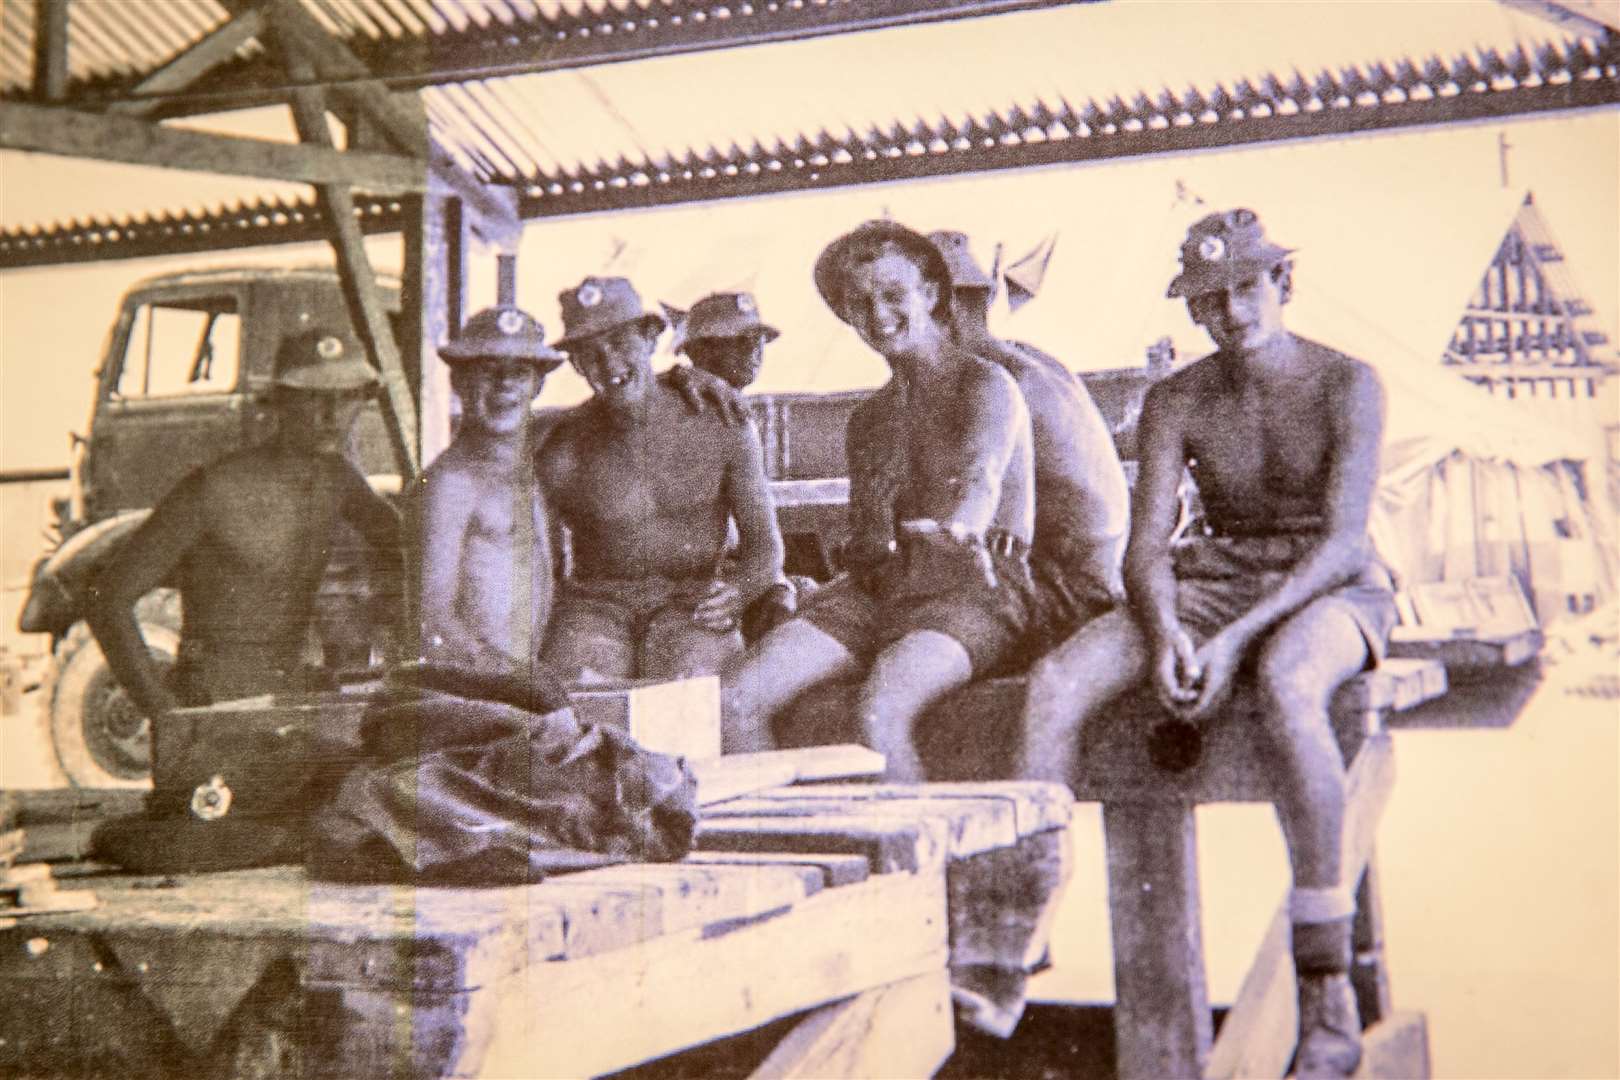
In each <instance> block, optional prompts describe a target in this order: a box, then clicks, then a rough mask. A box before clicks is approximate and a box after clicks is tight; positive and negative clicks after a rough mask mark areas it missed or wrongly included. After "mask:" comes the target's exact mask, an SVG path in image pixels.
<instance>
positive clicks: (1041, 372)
mask: <svg viewBox="0 0 1620 1080" xmlns="http://www.w3.org/2000/svg"><path fill="white" fill-rule="evenodd" d="M928 238H929V239H930V240H932V241H933V242H934V246H935V247H937V248H939V251H940V254H941V255H943V256H945V263H946V265H947V266H949V267H950V271H951V315H952V317H953V320H954V322H953V326H954V328H955V332H956V340H957V342H958V343H960V344H961V345H963V346H964V347H965V348H967V350H968V351H969V352H972V353H973V354H974V355H975V356H978V357H979V358H980V359H982V360H988V361H990V362H991V363H995V364H999V365H1000V366H1001V367H1002V368H1003V369H1004V370H1005V371H1006V372H1007V373H1008V374H1009V375H1011V376H1012V377H1013V381H1015V382H1016V383H1017V384H1018V389H1019V390H1020V391H1021V392H1022V393H1023V395H1024V403H1025V404H1026V405H1027V406H1028V407H1029V419H1030V424H1031V426H1032V427H1033V429H1034V434H1035V541H1034V551H1033V553H1032V554H1031V556H1030V569H1031V570H1032V571H1033V573H1034V575H1035V583H1036V590H1037V593H1036V594H1037V597H1038V600H1039V604H1038V609H1037V615H1036V624H1035V626H1034V628H1033V631H1032V634H1031V639H1030V641H1029V642H1028V643H1026V645H1025V646H1024V650H1023V651H1024V655H1025V656H1026V657H1028V658H1029V659H1031V660H1033V659H1034V658H1035V657H1037V656H1039V655H1040V654H1041V653H1044V652H1045V651H1046V650H1048V649H1050V648H1053V647H1055V646H1056V645H1058V644H1059V643H1061V642H1062V641H1064V640H1065V639H1067V638H1068V636H1069V635H1070V634H1072V633H1074V631H1075V630H1077V629H1079V627H1080V626H1081V625H1083V624H1084V623H1086V622H1088V621H1090V620H1091V619H1094V618H1096V617H1097V616H1098V615H1101V614H1103V613H1104V612H1106V611H1109V610H1112V609H1113V608H1114V607H1115V606H1116V605H1117V604H1119V603H1120V602H1121V601H1122V600H1123V599H1124V592H1125V590H1124V583H1123V581H1122V579H1121V573H1120V561H1121V558H1122V557H1123V556H1124V554H1125V535H1126V528H1127V525H1128V523H1129V520H1130V487H1129V485H1128V484H1127V483H1126V480H1125V468H1124V466H1123V465H1121V464H1120V461H1119V454H1118V452H1117V451H1116V450H1115V448H1114V438H1113V436H1112V435H1111V434H1110V433H1109V430H1108V424H1107V422H1106V421H1105V420H1103V417H1102V413H1101V412H1099V411H1098V410H1097V406H1096V404H1095V403H1094V402H1093V401H1092V400H1091V395H1090V394H1089V393H1087V392H1086V388H1085V385H1084V384H1083V383H1082V382H1081V381H1080V380H1079V379H1078V378H1076V377H1075V375H1074V373H1073V372H1071V371H1070V370H1069V369H1068V368H1065V367H1064V366H1063V365H1062V364H1061V363H1059V362H1058V361H1057V359H1055V358H1054V357H1051V356H1048V355H1047V354H1046V353H1044V352H1042V351H1041V350H1039V349H1037V348H1035V347H1034V346H1033V345H1026V344H1024V343H1023V342H1021V341H1003V340H1002V339H1000V338H998V337H996V336H994V335H993V334H991V333H990V327H989V323H988V316H989V313H990V301H991V299H992V297H993V295H994V291H995V283H994V282H993V281H992V280H991V279H990V276H989V275H987V274H986V273H985V272H984V271H983V270H982V269H980V267H979V264H978V263H977V262H976V261H975V260H974V258H973V252H972V249H971V248H970V247H969V245H968V238H967V237H966V236H965V235H964V234H962V233H960V232H954V231H950V230H941V231H939V232H934V233H929V234H928Z"/></svg>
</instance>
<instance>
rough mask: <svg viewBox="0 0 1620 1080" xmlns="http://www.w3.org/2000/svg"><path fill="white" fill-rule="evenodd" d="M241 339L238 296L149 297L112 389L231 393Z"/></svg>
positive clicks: (127, 396) (126, 395)
mask: <svg viewBox="0 0 1620 1080" xmlns="http://www.w3.org/2000/svg"><path fill="white" fill-rule="evenodd" d="M241 341H242V320H241V317H240V316H239V315H238V314H237V312H236V300H235V298H234V297H209V298H207V299H201V300H195V301H168V302H164V303H144V304H142V305H140V307H138V308H136V310H135V317H134V320H133V321H132V322H131V324H130V328H129V345H128V347H127V348H126V349H125V350H124V364H123V367H122V368H120V369H119V373H118V385H117V386H116V387H115V388H114V390H113V394H114V396H115V397H118V398H121V399H124V400H132V399H139V398H158V397H177V396H182V395H184V396H190V395H193V394H228V393H230V392H231V390H232V389H234V388H235V386H236V373H237V363H238V354H239V350H240V347H241Z"/></svg>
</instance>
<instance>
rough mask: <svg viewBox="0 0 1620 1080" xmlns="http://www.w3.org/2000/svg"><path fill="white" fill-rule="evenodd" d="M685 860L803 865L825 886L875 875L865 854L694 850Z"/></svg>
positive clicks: (831, 886) (741, 864)
mask: <svg viewBox="0 0 1620 1080" xmlns="http://www.w3.org/2000/svg"><path fill="white" fill-rule="evenodd" d="M683 861H685V862H687V863H696V864H698V865H716V866H804V867H808V868H810V869H812V870H814V871H816V872H817V873H818V874H820V875H821V878H822V884H823V886H824V887H826V888H829V889H836V888H838V887H839V886H841V885H855V884H858V883H860V882H862V881H865V880H866V879H867V878H868V877H870V876H871V874H872V868H871V866H870V865H869V864H868V863H867V861H866V858H865V857H864V856H861V855H834V854H832V853H831V852H805V853H804V854H802V855H790V854H785V853H782V852H771V851H748V852H742V851H694V852H692V853H691V854H690V855H688V856H687V857H686V858H685V860H683Z"/></svg>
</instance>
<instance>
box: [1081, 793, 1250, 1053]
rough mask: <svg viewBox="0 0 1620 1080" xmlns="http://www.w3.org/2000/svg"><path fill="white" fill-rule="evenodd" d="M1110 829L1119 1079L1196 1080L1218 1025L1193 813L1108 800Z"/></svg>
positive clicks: (1184, 807) (1180, 807) (1177, 806)
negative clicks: (1208, 975) (1207, 968)
mask: <svg viewBox="0 0 1620 1080" xmlns="http://www.w3.org/2000/svg"><path fill="white" fill-rule="evenodd" d="M1103 830H1104V835H1105V843H1106V845H1107V849H1108V917H1109V923H1110V927H1111V932H1112V935H1113V939H1114V997H1115V998H1116V999H1117V1000H1116V1001H1115V1003H1114V1039H1115V1046H1116V1049H1115V1061H1116V1062H1118V1066H1119V1076H1120V1080H1156V1078H1159V1077H1167V1076H1198V1075H1200V1074H1201V1073H1203V1071H1204V1064H1205V1062H1206V1061H1207V1059H1208V1058H1209V1052H1210V1039H1211V1032H1212V1030H1213V1023H1214V1022H1213V1018H1212V1017H1211V1015H1210V1011H1209V991H1208V988H1207V985H1206V983H1205V978H1204V943H1203V931H1202V926H1201V914H1200V909H1199V903H1198V842H1197V835H1196V832H1195V829H1194V823H1193V807H1192V806H1191V805H1190V804H1185V803H1128V802H1114V803H1104V804H1103ZM1278 1075H1281V1074H1280V1073H1279V1074H1278Z"/></svg>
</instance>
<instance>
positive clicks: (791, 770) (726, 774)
mask: <svg viewBox="0 0 1620 1080" xmlns="http://www.w3.org/2000/svg"><path fill="white" fill-rule="evenodd" d="M688 765H690V766H691V769H692V772H693V774H694V775H695V776H696V777H697V781H698V804H699V805H702V806H708V805H710V804H712V803H719V802H725V801H726V800H727V799H732V798H736V797H737V796H739V795H747V794H751V793H753V792H758V791H765V790H769V789H772V788H779V787H783V786H784V785H790V784H798V783H810V782H813V781H818V780H826V779H831V778H842V777H849V776H876V775H879V774H881V773H882V772H883V769H884V759H883V755H882V754H880V753H878V752H877V751H875V750H869V749H867V748H866V747H864V746H854V745H839V746H814V747H804V748H802V749H796V750H765V751H761V752H760V753H755V754H727V755H725V756H724V757H720V758H713V759H711V760H708V761H692V762H688ZM792 790H795V791H803V790H805V789H803V788H794V789H792Z"/></svg>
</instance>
